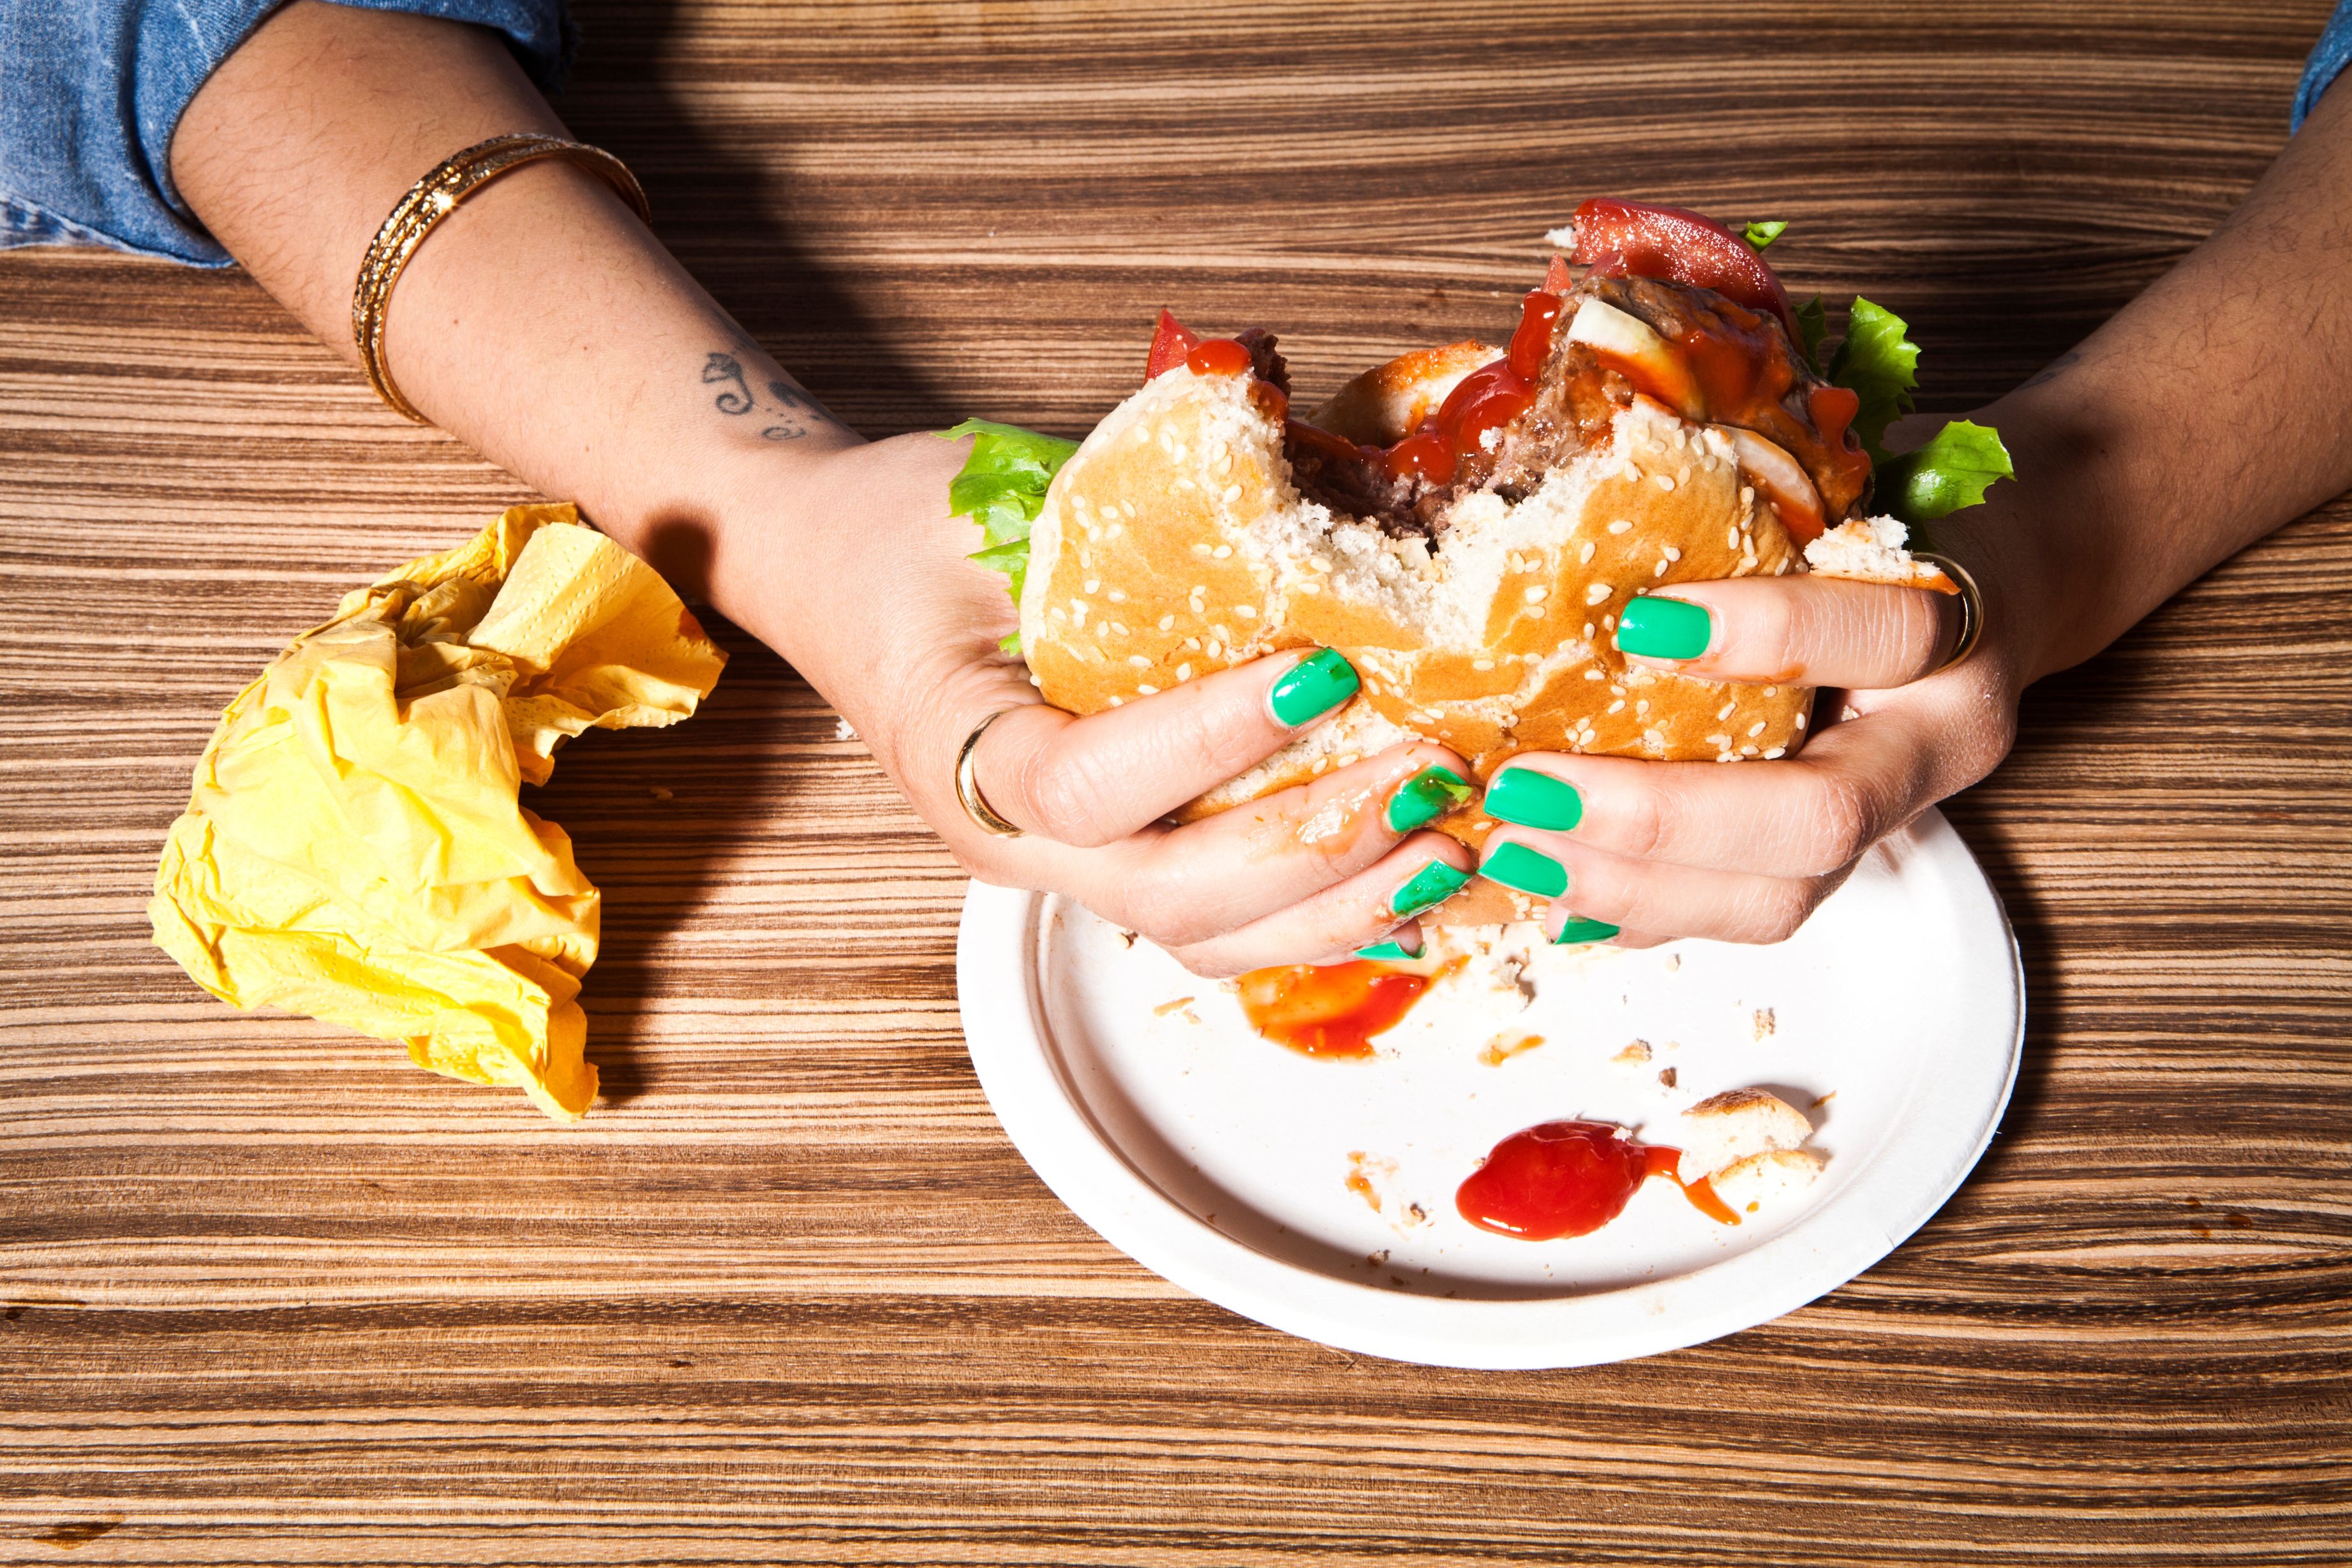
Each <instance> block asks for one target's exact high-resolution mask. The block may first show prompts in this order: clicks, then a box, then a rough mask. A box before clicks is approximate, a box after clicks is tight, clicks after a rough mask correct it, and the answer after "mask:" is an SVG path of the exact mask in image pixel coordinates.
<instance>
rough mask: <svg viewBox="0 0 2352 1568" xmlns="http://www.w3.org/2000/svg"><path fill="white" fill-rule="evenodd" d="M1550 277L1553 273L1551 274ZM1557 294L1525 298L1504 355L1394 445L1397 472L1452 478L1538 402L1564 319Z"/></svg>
mask: <svg viewBox="0 0 2352 1568" xmlns="http://www.w3.org/2000/svg"><path fill="white" fill-rule="evenodd" d="M1545 281H1546V282H1549V281H1550V278H1549V276H1547V277H1546V279H1545ZM1560 306H1561V299H1560V296H1559V295H1557V294H1549V293H1546V292H1545V291H1544V290H1543V289H1540V288H1538V289H1532V290H1530V291H1529V292H1528V296H1527V298H1525V299H1523V300H1521V301H1520V302H1519V325H1518V329H1517V331H1514V332H1513V333H1512V334H1511V346H1510V348H1509V350H1507V352H1506V353H1505V354H1504V355H1503V357H1502V358H1501V359H1499V360H1496V361H1494V362H1493V363H1492V364H1486V365H1481V366H1479V367H1478V368H1477V369H1476V370H1475V371H1471V372H1470V373H1469V374H1468V375H1466V376H1464V377H1463V378H1462V379H1461V380H1460V381H1459V382H1455V383H1454V390H1453V391H1452V392H1449V393H1447V394H1446V398H1445V402H1444V405H1443V406H1441V407H1440V408H1439V409H1438V411H1437V414H1436V417H1435V418H1434V419H1433V420H1432V421H1431V422H1430V423H1428V424H1426V425H1424V426H1423V427H1422V429H1421V430H1420V431H1419V432H1418V433H1417V434H1412V435H1409V436H1407V437H1406V438H1405V439H1404V440H1402V441H1400V442H1399V443H1397V444H1396V445H1395V446H1393V447H1391V448H1390V449H1389V459H1388V471H1389V475H1390V476H1391V477H1392V478H1402V477H1403V476H1404V475H1405V474H1407V473H1413V474H1418V475H1420V476H1422V477H1423V478H1425V479H1428V480H1431V481H1432V482H1433V483H1437V484H1444V483H1446V482H1447V481H1450V480H1451V479H1452V478H1453V477H1454V471H1455V470H1456V469H1457V468H1459V467H1460V466H1461V463H1462V459H1463V458H1464V457H1465V456H1466V455H1469V454H1470V453H1473V452H1476V451H1478V450H1480V449H1481V448H1482V447H1483V446H1484V444H1485V442H1486V433H1487V432H1488V431H1490V430H1496V429H1500V428H1501V427H1502V426H1504V425H1506V424H1508V423H1511V421H1513V420H1515V419H1517V418H1518V416H1519V415H1520V414H1521V413H1525V412H1526V411H1527V407H1528V404H1529V403H1531V402H1535V399H1536V389H1535V382H1536V378H1537V377H1538V376H1540V375H1541V374H1543V368H1544V361H1545V360H1547V359H1549V357H1550V355H1551V333H1552V328H1553V326H1554V325H1555V324H1556V323H1557V322H1558V321H1559V312H1560Z"/></svg>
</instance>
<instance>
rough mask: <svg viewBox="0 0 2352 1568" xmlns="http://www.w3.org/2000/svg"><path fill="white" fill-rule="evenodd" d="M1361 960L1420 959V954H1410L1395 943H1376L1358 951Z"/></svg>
mask: <svg viewBox="0 0 2352 1568" xmlns="http://www.w3.org/2000/svg"><path fill="white" fill-rule="evenodd" d="M1356 956H1357V957H1359V958H1418V957H1420V956H1421V955H1420V954H1418V953H1408V952H1406V951H1405V950H1404V949H1403V948H1402V947H1401V946H1398V945H1397V944H1395V943H1394V942H1375V943H1373V944H1372V945H1371V946H1369V947H1359V948H1357V949H1356Z"/></svg>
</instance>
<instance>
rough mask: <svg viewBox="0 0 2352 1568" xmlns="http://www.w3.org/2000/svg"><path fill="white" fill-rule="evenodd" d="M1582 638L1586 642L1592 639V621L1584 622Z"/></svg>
mask: <svg viewBox="0 0 2352 1568" xmlns="http://www.w3.org/2000/svg"><path fill="white" fill-rule="evenodd" d="M1584 640H1585V641H1586V642H1588V643H1590V642H1591V641H1592V622H1590V621H1588V622H1585V623H1584Z"/></svg>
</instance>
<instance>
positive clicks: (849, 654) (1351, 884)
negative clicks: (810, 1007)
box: [712, 434, 1472, 976]
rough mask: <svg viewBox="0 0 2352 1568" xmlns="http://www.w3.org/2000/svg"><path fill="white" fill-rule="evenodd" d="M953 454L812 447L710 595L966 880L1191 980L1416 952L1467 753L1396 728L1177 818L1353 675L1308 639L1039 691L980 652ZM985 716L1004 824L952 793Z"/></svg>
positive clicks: (996, 627) (917, 440)
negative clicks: (1383, 946)
mask: <svg viewBox="0 0 2352 1568" xmlns="http://www.w3.org/2000/svg"><path fill="white" fill-rule="evenodd" d="M966 451H967V444H966V443H963V442H952V443H950V442H946V441H941V440H940V439H939V438H937V437H936V436H932V435H928V434H915V435H903V436H898V437H894V438H892V439H890V440H887V441H881V442H877V443H874V444H858V445H849V446H843V447H840V448H837V449H835V450H833V451H830V452H826V453H824V454H821V455H812V456H811V457H810V458H808V459H807V460H805V461H804V462H803V464H802V465H799V466H798V467H797V468H796V470H795V477H794V480H793V484H792V486H791V488H790V491H789V494H790V497H791V508H792V509H791V514H790V515H789V516H787V517H781V518H778V519H777V521H778V523H779V525H780V526H778V527H775V528H771V529H767V530H765V531H760V530H752V529H740V530H739V529H730V530H729V534H728V536H727V538H728V543H727V545H726V547H725V549H723V550H722V552H721V556H720V559H717V560H715V561H714V562H713V563H712V597H713V599H714V600H715V601H717V602H718V605H719V608H720V609H721V610H722V611H724V612H727V613H728V614H729V615H730V616H731V617H733V618H734V619H735V620H737V621H738V622H741V623H742V624H744V625H745V626H746V627H747V628H748V629H750V630H751V631H752V632H755V633H758V634H759V635H761V637H763V638H764V639H766V640H768V641H769V642H770V643H771V644H772V645H773V646H775V647H777V648H778V649H779V651H781V652H782V653H784V655H785V656H786V657H787V658H789V659H790V660H791V661H792V662H793V664H794V665H795V666H797V667H798V668H799V669H800V671H801V672H802V674H804V675H806V676H807V677H808V679H809V680H810V682H811V683H812V684H813V685H815V686H816V688H817V689H818V690H819V691H820V692H821V693H823V694H824V695H825V696H826V697H827V698H828V699H829V700H830V701H831V702H832V703H833V704H834V706H835V707H836V708H838V709H839V710H840V712H841V714H842V715H843V716H844V717H845V718H847V719H848V721H849V722H850V724H851V725H852V726H853V727H855V728H856V730H857V733H858V735H859V736H860V737H861V738H863V739H864V740H865V741H866V744H867V745H868V746H869V747H872V749H873V752H874V755H875V757H876V758H877V760H879V761H880V762H881V764H882V766H883V767H884V768H887V769H888V771H889V773H890V775H891V777H892V778H893V779H896V780H897V781H898V787H899V788H900V789H903V790H904V791H905V792H906V794H907V797H908V800H910V801H912V802H913V803H914V806H915V809H916V810H917V811H919V812H920V813H921V815H922V817H923V819H924V820H925V821H928V822H929V824H930V825H931V826H932V828H934V829H935V830H937V831H938V832H939V834H940V837H941V838H943V839H945V840H946V841H947V843H948V847H949V849H950V851H952V852H953V853H954V854H955V857H956V859H957V861H958V862H961V864H962V865H963V866H964V868H965V869H966V870H968V871H970V872H971V874H972V875H973V876H975V877H978V878H979V879H980V880H982V882H989V883H998V884H1000V885H1006V886H1013V887H1027V888H1038V889H1050V890H1053V891H1056V892H1060V893H1065V894H1069V895H1070V896H1072V897H1074V898H1076V900H1077V901H1078V902H1079V903H1081V904H1085V905H1086V906H1087V908H1089V909H1091V910H1093V911H1094V912H1095V913H1097V915H1102V916H1103V917H1104V918H1106V919H1108V920H1113V921H1116V922H1118V924H1120V925H1124V926H1127V927H1129V929H1131V930H1134V931H1137V932H1139V933H1140V934H1142V935H1143V936H1148V937H1150V939H1151V940H1152V941H1154V942H1156V943H1158V944H1159V945H1160V946H1162V947H1165V948H1167V949H1168V950H1169V951H1170V952H1171V953H1173V954H1174V955H1175V956H1176V957H1177V958H1178V959H1179V960H1180V961H1181V963H1183V964H1184V966H1185V967H1187V968H1190V969H1192V971H1193V972H1195V973H1197V974H1202V975H1209V976H1224V975H1234V974H1239V973H1241V972H1242V971H1244V970H1247V969H1254V968H1259V967H1265V966H1267V965H1273V964H1292V963H1309V962H1314V961H1318V960H1328V959H1332V958H1337V957H1340V956H1345V955H1346V954H1347V953H1349V951H1351V950H1352V949H1354V948H1357V947H1360V946H1366V945H1368V944H1371V943H1375V942H1380V941H1382V940H1387V939H1394V940H1397V941H1398V942H1400V944H1401V945H1402V946H1403V947H1404V948H1405V949H1406V950H1407V951H1417V950H1418V948H1419V946H1420V935H1419V928H1418V925H1416V924H1415V923H1414V921H1413V920H1412V915H1414V914H1416V913H1418V912H1419V911H1420V910H1422V909H1425V908H1428V907H1429V906H1431V905H1433V904H1436V903H1438V902H1439V901H1440V900H1442V899H1443V898H1444V897H1445V896H1446V895H1448V894H1451V893H1453V892H1454V890H1455V889H1456V888H1458V887H1460V886H1461V885H1462V883H1463V881H1464V880H1465V878H1466V876H1467V873H1469V871H1470V869H1471V865H1472V857H1471V855H1470V853H1469V852H1468V851H1466V850H1465V849H1464V848H1463V847H1462V846H1461V845H1460V844H1458V843H1456V842H1455V841H1454V840H1452V839H1450V838H1447V837H1445V836H1444V835H1443V834H1440V833H1433V832H1426V831H1416V830H1417V828H1418V827H1419V825H1420V823H1422V822H1424V821H1428V820H1430V819H1431V818H1433V816H1434V815H1436V810H1435V808H1437V807H1440V806H1443V805H1444V804H1447V803H1449V801H1448V799H1447V797H1448V793H1449V790H1448V786H1449V778H1448V777H1446V776H1450V780H1451V781H1452V782H1456V783H1458V781H1460V780H1464V779H1468V778H1469V777H1470V769H1469V767H1468V765H1467V764H1466V763H1465V762H1464V760H1463V759H1462V758H1460V757H1458V756H1456V755H1455V754H1454V753H1453V752H1451V751H1448V750H1447V749H1445V748H1444V747H1441V746H1436V745H1433V744H1430V743H1426V742H1421V743H1415V744H1412V745H1406V746H1399V747H1394V748H1392V749H1391V750H1389V751H1385V752H1381V753H1380V754H1379V755H1377V756H1374V757H1370V758H1362V759H1360V760H1358V761H1356V762H1354V763H1352V764H1349V766H1346V767H1340V768H1333V769H1332V770H1331V771H1330V772H1328V773H1327V774H1325V775H1324V776H1322V777H1321V778H1318V779H1315V780H1314V781H1312V782H1311V783H1308V784H1305V785H1301V786H1298V787H1297V788H1295V789H1286V790H1283V791H1281V792H1279V793H1276V794H1273V795H1268V796H1266V797H1265V798H1263V799H1261V800H1255V801H1252V802H1251V803H1250V804H1248V805H1247V806H1244V807H1241V808H1238V809H1235V810H1229V811H1225V812H1222V813H1220V814H1218V815H1216V816H1214V817H1211V818H1208V819H1206V820H1205V821H1199V822H1194V823H1192V824H1189V825H1186V826H1181V827H1178V826H1173V825H1171V824H1170V823H1168V822H1167V821H1165V819H1166V817H1167V815H1168V814H1169V813H1170V812H1171V811H1173V810H1176V809H1177V808H1178V807H1180V806H1181V805H1183V804H1184V802H1186V801H1187V800H1192V798H1193V797H1194V796H1196V795H1199V794H1201V793H1202V791H1204V790H1207V789H1213V788H1214V787H1215V786H1217V785H1219V784H1222V783H1223V782H1224V781H1226V780H1227V779H1231V778H1233V777H1234V776H1235V775H1236V774H1239V773H1242V772H1244V771H1245V770H1247V769H1248V768H1251V767H1254V766H1255V765H1256V764H1257V763H1258V762H1260V761H1262V760H1264V759H1265V758H1267V757H1269V756H1271V755H1273V753H1275V752H1276V751H1277V750H1279V749H1280V748H1281V747H1284V746H1286V745H1287V744H1289V743H1290V741H1291V740H1292V739H1293V738H1294V737H1297V735H1298V734H1299V733H1300V732H1302V731H1303V730H1306V729H1307V728H1310V727H1312V726H1314V725H1315V724H1317V723H1319V722H1321V721H1322V720H1323V719H1325V718H1327V717H1328V716H1330V715H1331V714H1332V713H1335V712H1337V711H1338V710H1339V707H1341V706H1343V705H1344V704H1345V702H1346V700H1347V698H1348V697H1349V695H1352V694H1353V692H1354V690H1355V683H1356V676H1355V673H1354V671H1353V670H1352V669H1350V668H1349V666H1348V664H1347V663H1346V661H1345V660H1343V659H1341V658H1340V657H1339V655H1338V654H1337V653H1321V654H1319V655H1318V653H1317V651H1315V650H1311V649H1306V650H1299V651H1297V652H1294V653H1279V654H1275V655H1272V656H1269V657H1267V658H1265V659H1260V660H1258V661H1256V662H1255V663H1253V664H1244V665H1239V666H1236V667H1234V668H1233V669H1229V670H1223V671H1219V672H1216V673H1214V674H1208V675H1203V676H1202V677H1201V678H1200V679H1198V680H1194V681H1191V682H1187V683H1186V684H1184V685H1180V686H1177V687H1175V688H1174V689H1172V690H1170V691H1166V692H1162V693H1160V694H1158V695H1153V696H1150V697H1143V698H1139V699H1137V700H1135V701H1132V702H1129V703H1128V704H1126V705H1125V706H1120V707H1117V708H1112V709H1108V710H1107V711H1105V712H1102V713H1098V714H1096V715H1093V716H1089V717H1086V718H1077V717H1073V716H1071V715H1069V714H1066V713H1064V712H1062V711H1061V710H1060V709H1058V708H1054V707H1049V706H1045V704H1044V703H1043V702H1041V701H1040V700H1039V698H1038V695H1037V692H1036V690H1035V689H1034V687H1033V686H1031V685H1030V684H1029V676H1028V672H1027V670H1026V669H1025V668H1024V666H1023V665H1022V664H1019V663H1018V662H1017V661H1015V660H1013V659H1009V658H1007V657H1006V656H1005V655H1004V654H1003V653H1000V652H998V650H997V640H998V639H999V638H1001V637H1003V635H1004V633H1005V632H1008V631H1011V630H1012V629H1013V622H1014V616H1013V606H1012V603H1011V601H1010V600H1009V599H1008V598H1007V596H1006V594H1005V591H1004V580H1003V578H1001V577H998V576H996V575H995V574H993V573H991V572H988V571H985V570H982V569H981V568H980V567H978V566H975V565H973V564H972V563H971V562H970V561H968V560H966V559H963V558H964V557H965V555H966V554H968V553H969V552H970V551H971V549H974V548H976V546H977V543H978V530H976V529H975V528H972V527H971V524H970V523H968V522H966V521H964V520H963V519H961V518H960V517H952V516H950V514H949V512H948V510H947V494H948V482H949V481H950V479H951V478H953V477H954V476H955V474H956V472H957V470H958V469H959V468H960V467H961V465H962V462H963V458H964V455H965V453H966ZM775 504H776V503H775V500H774V498H773V497H770V498H768V499H766V500H765V501H762V500H761V498H759V497H752V498H751V499H750V500H749V501H748V502H747V505H748V506H750V507H763V506H764V507H768V508H770V509H772V508H773V507H774V506H775ZM1000 713H1001V714H1002V715H1003V716H1002V717H999V718H998V719H996V721H995V722H994V723H992V724H991V725H990V726H989V727H988V732H987V734H986V735H985V736H984V737H982V740H981V742H980V744H979V746H978V747H976V749H975V752H974V758H973V760H974V764H975V768H976V777H977V779H978V781H979V784H980V789H981V793H982V795H983V796H984V797H985V799H986V800H987V801H988V803H989V805H990V806H991V807H992V809H993V810H995V811H996V812H998V813H999V814H1000V815H1002V816H1003V817H1005V818H1007V819H1009V820H1010V821H1013V823H1014V824H1015V825H1017V826H1019V827H1020V828H1021V829H1022V830H1023V831H1022V835H1021V836H1020V837H1018V838H999V837H996V836H993V835H992V834H990V833H989V832H988V831H985V830H984V829H982V827H980V826H979V825H978V824H977V823H975V822H973V821H971V818H970V817H968V816H967V815H966V814H965V812H964V810H963V808H962V805H961V801H960V800H959V799H958V796H957V793H956V783H955V771H956V762H957V758H958V754H959V752H960V751H961V747H962V745H963V741H964V738H965V737H967V736H969V735H970V734H971V732H972V730H973V729H974V728H975V727H977V726H979V725H980V724H981V723H982V721H983V720H986V719H987V718H988V717H989V716H990V715H992V714H1000ZM1433 768H1437V769H1444V770H1445V775H1446V776H1436V777H1432V776H1431V775H1430V774H1429V770H1430V769H1433Z"/></svg>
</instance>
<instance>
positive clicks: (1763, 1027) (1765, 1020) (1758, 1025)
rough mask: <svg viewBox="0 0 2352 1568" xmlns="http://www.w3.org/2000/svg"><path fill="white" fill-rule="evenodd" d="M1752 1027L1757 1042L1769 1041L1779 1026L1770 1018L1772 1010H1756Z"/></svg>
mask: <svg viewBox="0 0 2352 1568" xmlns="http://www.w3.org/2000/svg"><path fill="white" fill-rule="evenodd" d="M1754 1027H1755V1030H1756V1038H1757V1039H1758V1040H1769V1039H1771V1038H1772V1035H1773V1033H1774V1032H1775V1030H1778V1029H1779V1027H1780V1026H1779V1024H1778V1023H1777V1022H1776V1021H1775V1020H1774V1019H1773V1017H1772V1009H1770V1008H1758V1009H1756V1017H1755V1019H1754Z"/></svg>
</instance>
